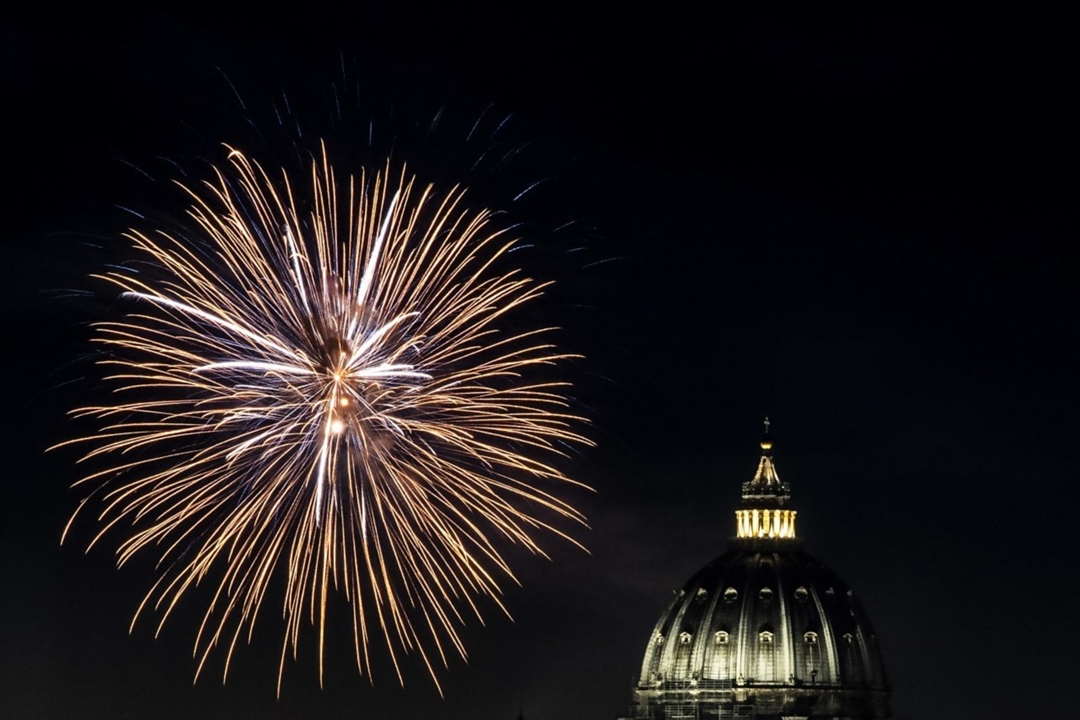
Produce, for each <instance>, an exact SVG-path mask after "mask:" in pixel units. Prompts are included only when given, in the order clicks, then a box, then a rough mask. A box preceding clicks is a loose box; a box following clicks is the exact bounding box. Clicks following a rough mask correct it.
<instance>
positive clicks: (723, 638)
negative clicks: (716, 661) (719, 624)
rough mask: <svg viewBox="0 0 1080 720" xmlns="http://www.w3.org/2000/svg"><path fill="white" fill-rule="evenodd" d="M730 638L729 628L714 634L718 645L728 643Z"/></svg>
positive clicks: (714, 639) (714, 640)
mask: <svg viewBox="0 0 1080 720" xmlns="http://www.w3.org/2000/svg"><path fill="white" fill-rule="evenodd" d="M730 639H731V636H730V635H728V631H727V630H717V631H716V634H715V635H713V642H715V643H716V644H717V645H727V644H728V641H729V640H730Z"/></svg>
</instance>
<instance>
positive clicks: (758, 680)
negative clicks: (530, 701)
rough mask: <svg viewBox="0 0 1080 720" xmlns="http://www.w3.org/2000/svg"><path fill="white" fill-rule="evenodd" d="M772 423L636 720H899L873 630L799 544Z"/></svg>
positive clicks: (663, 632) (650, 651)
mask: <svg viewBox="0 0 1080 720" xmlns="http://www.w3.org/2000/svg"><path fill="white" fill-rule="evenodd" d="M767 422H768V421H766V435H765V439H764V440H763V441H762V443H761V450H762V457H761V461H760V462H759V464H758V471H757V473H756V474H755V476H754V479H753V480H752V481H750V482H748V483H743V486H742V503H741V505H740V507H739V509H738V510H736V512H735V518H736V523H737V524H736V533H737V537H735V538H734V539H732V540H731V545H730V547H729V549H728V551H727V552H726V553H724V554H723V555H721V556H720V557H718V558H717V559H716V560H714V561H713V562H711V563H709V564H708V565H706V566H705V567H704V568H702V569H701V570H700V571H699V572H698V573H696V574H695V575H694V576H693V577H691V578H690V580H689V581H688V582H687V583H686V584H685V585H684V586H683V587H682V589H681V590H679V591H678V592H677V593H676V597H675V599H674V600H673V601H672V602H671V604H670V605H669V606H668V608H667V609H666V610H665V611H664V613H663V614H662V615H661V616H660V619H659V620H658V621H657V623H656V626H655V627H654V628H653V632H652V635H651V636H650V637H651V638H653V641H652V642H650V643H648V645H647V647H646V649H645V657H644V659H643V661H642V664H641V675H640V678H639V680H638V683H637V686H636V687H635V689H634V693H633V702H632V706H631V708H630V713H629V715H628V716H627V718H629V720H674V719H675V718H680V719H682V718H685V719H688V720H689V719H692V720H720V719H721V718H756V719H758V720H765V719H769V720H780V719H788V718H799V719H803V720H804V719H806V718H811V719H815V720H816V719H817V718H829V719H830V720H856V719H858V720H863V719H870V718H890V717H892V715H891V693H890V690H889V685H888V681H887V679H886V676H885V668H884V663H883V662H882V657H881V650H880V648H879V647H878V642H877V638H876V636H875V635H874V631H873V629H872V628H871V626H870V621H869V619H868V618H867V616H866V614H865V612H864V611H863V609H862V607H861V605H860V603H859V602H858V599H857V598H856V596H855V594H854V593H853V592H852V590H851V588H850V587H848V586H847V585H846V584H845V583H844V581H843V580H841V579H840V577H839V576H838V575H837V574H836V573H834V572H833V571H832V570H830V569H829V568H827V567H826V566H825V565H823V564H822V563H820V562H818V561H817V560H815V559H814V558H813V557H811V556H810V555H807V554H806V553H805V552H803V551H802V548H801V545H800V543H799V541H798V540H797V539H796V537H795V510H794V509H792V508H791V507H790V501H791V489H790V487H789V486H788V485H787V484H786V483H782V482H781V481H780V478H779V476H778V475H777V473H776V467H775V465H774V464H773V461H772V442H771V440H770V439H769V435H768V424H767ZM665 637H667V638H672V641H671V642H667V643H665V642H663V641H662V640H661V639H662V638H665ZM676 639H677V640H676Z"/></svg>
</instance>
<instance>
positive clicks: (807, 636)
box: [802, 630, 817, 645]
mask: <svg viewBox="0 0 1080 720" xmlns="http://www.w3.org/2000/svg"><path fill="white" fill-rule="evenodd" d="M802 637H803V641H804V642H805V643H806V644H807V645H817V633H816V632H814V631H813V630H810V631H809V632H806V633H804V634H803V636H802Z"/></svg>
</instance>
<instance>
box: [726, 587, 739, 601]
mask: <svg viewBox="0 0 1080 720" xmlns="http://www.w3.org/2000/svg"><path fill="white" fill-rule="evenodd" d="M738 599H739V591H738V590H736V589H735V588H733V587H729V588H728V589H727V590H724V600H726V601H727V602H734V601H735V600H738Z"/></svg>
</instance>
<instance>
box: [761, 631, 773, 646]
mask: <svg viewBox="0 0 1080 720" xmlns="http://www.w3.org/2000/svg"><path fill="white" fill-rule="evenodd" d="M758 639H759V640H761V644H762V645H772V644H773V641H774V640H776V635H774V634H773V632H772V631H771V630H762V631H761V632H760V633H758Z"/></svg>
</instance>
